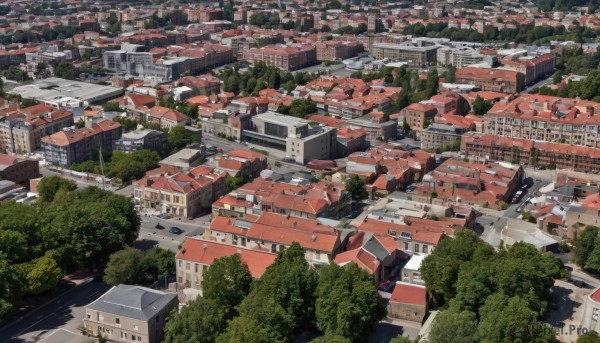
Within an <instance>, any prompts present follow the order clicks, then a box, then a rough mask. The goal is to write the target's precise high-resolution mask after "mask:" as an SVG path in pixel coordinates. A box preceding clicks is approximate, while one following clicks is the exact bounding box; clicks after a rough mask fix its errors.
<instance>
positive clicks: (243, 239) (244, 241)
mask: <svg viewBox="0 0 600 343" xmlns="http://www.w3.org/2000/svg"><path fill="white" fill-rule="evenodd" d="M240 240H241V242H242V243H241V244H242V246H243V247H245V246H246V237H242V238H241V239H240Z"/></svg>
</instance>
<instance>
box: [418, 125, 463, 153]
mask: <svg viewBox="0 0 600 343" xmlns="http://www.w3.org/2000/svg"><path fill="white" fill-rule="evenodd" d="M465 132H466V130H465V129H463V128H460V127H456V126H454V125H450V124H438V123H433V124H431V125H429V126H428V127H427V128H426V129H425V130H423V131H421V135H420V139H421V149H423V150H428V149H438V148H439V149H441V148H444V147H446V146H452V145H453V144H456V145H457V146H458V144H460V137H461V136H462V134H463V133H465Z"/></svg>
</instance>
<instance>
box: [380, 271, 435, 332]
mask: <svg viewBox="0 0 600 343" xmlns="http://www.w3.org/2000/svg"><path fill="white" fill-rule="evenodd" d="M387 308H388V316H390V317H392V318H396V319H400V320H408V321H411V322H417V323H422V322H423V319H425V315H426V314H427V290H426V289H425V286H420V285H413V284H409V283H405V282H400V281H398V282H396V286H395V287H394V291H393V292H392V296H391V297H390V300H389V302H388V306H387Z"/></svg>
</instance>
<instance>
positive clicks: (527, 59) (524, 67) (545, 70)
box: [502, 53, 556, 85]
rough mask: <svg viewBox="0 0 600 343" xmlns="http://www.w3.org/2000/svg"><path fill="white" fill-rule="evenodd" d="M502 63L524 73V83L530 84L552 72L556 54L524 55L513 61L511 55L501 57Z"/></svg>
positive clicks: (508, 67)
mask: <svg viewBox="0 0 600 343" xmlns="http://www.w3.org/2000/svg"><path fill="white" fill-rule="evenodd" d="M502 64H504V67H505V68H507V69H511V70H515V71H518V72H520V73H522V74H524V75H525V84H526V85H531V84H533V83H534V82H536V81H537V80H540V79H541V78H543V77H546V76H549V75H551V74H552V73H554V67H555V66H556V55H555V54H554V53H550V54H545V55H541V56H535V57H531V56H524V57H520V58H518V59H517V60H516V61H513V60H512V58H511V56H506V57H505V58H503V59H502Z"/></svg>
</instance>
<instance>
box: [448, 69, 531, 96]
mask: <svg viewBox="0 0 600 343" xmlns="http://www.w3.org/2000/svg"><path fill="white" fill-rule="evenodd" d="M456 83H459V84H468V85H475V86H477V87H479V88H480V89H481V90H482V91H492V92H501V93H518V92H520V91H522V90H523V89H524V88H525V75H524V74H523V73H520V72H517V71H514V70H506V69H493V68H477V67H466V68H462V69H459V70H458V71H457V72H456Z"/></svg>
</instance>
